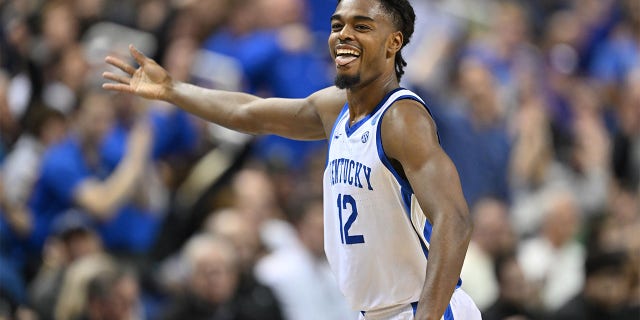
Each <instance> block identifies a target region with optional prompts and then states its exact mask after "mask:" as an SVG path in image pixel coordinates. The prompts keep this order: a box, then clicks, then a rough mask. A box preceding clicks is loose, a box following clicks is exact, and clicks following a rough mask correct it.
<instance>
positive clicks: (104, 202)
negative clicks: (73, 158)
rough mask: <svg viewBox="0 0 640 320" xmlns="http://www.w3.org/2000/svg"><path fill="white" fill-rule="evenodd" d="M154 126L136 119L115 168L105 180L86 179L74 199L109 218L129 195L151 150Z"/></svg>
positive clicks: (97, 216)
mask: <svg viewBox="0 0 640 320" xmlns="http://www.w3.org/2000/svg"><path fill="white" fill-rule="evenodd" d="M151 138H152V133H151V127H150V125H149V124H148V123H147V122H146V121H145V120H137V122H136V124H135V126H134V127H133V128H132V130H131V132H130V133H129V138H128V141H127V150H126V151H125V155H124V157H123V158H122V161H120V163H119V164H118V166H117V167H116V169H115V170H114V172H113V173H112V174H111V175H110V176H109V177H108V178H107V179H106V180H104V181H98V180H95V179H87V180H86V181H84V182H82V184H81V185H80V186H79V187H78V189H77V191H76V192H75V195H74V200H75V202H76V203H77V204H78V205H79V206H81V207H82V208H84V209H85V210H87V211H88V213H89V214H92V215H93V216H94V217H96V218H98V219H102V220H106V219H109V218H111V217H112V216H113V214H115V213H116V209H117V207H118V206H120V205H121V204H122V203H123V202H125V201H127V200H128V199H130V197H131V195H132V194H134V193H135V189H136V187H137V186H138V184H137V182H138V181H139V179H140V176H141V175H142V174H144V172H145V170H144V168H145V166H146V164H147V162H148V159H149V153H150V150H151Z"/></svg>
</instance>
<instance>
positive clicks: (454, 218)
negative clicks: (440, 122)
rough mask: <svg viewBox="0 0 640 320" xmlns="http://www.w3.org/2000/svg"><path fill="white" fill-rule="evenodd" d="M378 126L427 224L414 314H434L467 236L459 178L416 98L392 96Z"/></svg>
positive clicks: (449, 287)
mask: <svg viewBox="0 0 640 320" xmlns="http://www.w3.org/2000/svg"><path fill="white" fill-rule="evenodd" d="M382 130H383V131H382V140H383V141H382V143H383V147H384V150H385V152H386V154H387V156H388V157H390V158H392V159H395V160H396V161H398V163H399V164H400V165H401V166H402V170H403V171H404V173H405V175H406V177H407V179H408V180H409V183H410V184H411V187H412V188H413V191H414V193H415V195H416V198H417V200H418V203H419V204H420V207H421V208H422V210H423V211H424V213H425V215H426V216H427V219H429V221H430V222H431V223H432V225H433V229H432V233H431V241H430V247H429V263H428V266H427V270H426V279H425V283H424V287H423V290H422V295H421V297H420V301H419V303H418V309H417V312H416V319H420V320H427V319H429V320H431V319H434V320H435V319H438V320H439V319H440V318H441V317H442V315H443V313H444V312H445V310H446V308H447V305H448V304H449V302H450V300H451V296H452V294H453V291H454V290H455V286H456V283H457V281H458V279H459V277H460V271H461V269H462V263H463V261H464V257H465V254H466V252H467V247H468V245H469V240H470V237H471V229H472V226H471V219H470V217H469V212H468V208H467V204H466V201H465V199H464V197H463V194H462V188H461V186H460V179H459V177H458V173H457V170H456V168H455V167H454V165H453V163H452V162H451V160H450V159H449V157H448V156H447V155H446V154H445V152H444V151H443V150H442V148H441V147H440V145H439V143H438V137H437V134H436V130H435V124H434V123H433V120H432V119H431V116H430V115H429V114H428V113H427V111H426V110H425V109H424V107H422V106H421V105H419V104H418V103H417V102H415V101H412V100H400V101H398V102H396V105H394V106H393V108H392V109H391V110H389V112H388V114H387V115H386V116H385V117H384V118H383V122H382ZM418 136H419V137H418ZM407 137H411V138H407Z"/></svg>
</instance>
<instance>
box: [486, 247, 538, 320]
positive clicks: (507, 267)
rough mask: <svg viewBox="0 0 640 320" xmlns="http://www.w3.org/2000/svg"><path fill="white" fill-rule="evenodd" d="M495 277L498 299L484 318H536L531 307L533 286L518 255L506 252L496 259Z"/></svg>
mask: <svg viewBox="0 0 640 320" xmlns="http://www.w3.org/2000/svg"><path fill="white" fill-rule="evenodd" d="M494 272H495V277H496V279H498V283H499V287H500V289H499V295H498V299H497V300H496V301H495V303H493V304H492V305H491V306H490V307H489V308H488V309H487V310H486V311H485V312H483V313H482V319H484V320H505V319H517V320H534V319H539V318H537V317H536V316H535V315H534V314H533V312H531V311H530V308H531V298H532V297H531V294H532V291H531V287H530V285H529V283H528V282H527V280H526V279H525V278H524V273H523V272H522V268H521V267H520V264H518V260H517V259H516V256H515V255H513V254H505V255H503V256H501V257H499V258H498V259H497V260H496V265H495V270H494Z"/></svg>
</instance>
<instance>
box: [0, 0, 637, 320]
mask: <svg viewBox="0 0 640 320" xmlns="http://www.w3.org/2000/svg"><path fill="white" fill-rule="evenodd" d="M411 2H412V3H413V5H414V8H415V11H416V15H417V22H416V32H415V34H414V36H413V38H412V39H411V43H410V44H409V45H408V46H407V47H406V48H405V49H404V55H405V57H406V58H407V60H408V63H409V66H408V68H407V69H406V74H405V76H404V78H403V79H402V85H403V86H404V87H406V88H409V89H412V90H414V91H415V92H417V93H418V94H420V95H421V96H422V97H423V98H424V99H425V100H426V101H427V104H428V105H429V107H430V109H431V111H432V113H433V116H434V118H435V120H436V124H437V126H438V129H439V134H440V136H441V139H442V141H441V142H442V146H443V148H444V149H445V151H446V152H447V153H448V154H449V156H450V157H451V158H452V160H453V161H454V163H455V164H456V166H457V168H458V171H459V174H460V178H461V181H462V187H463V191H464V195H465V197H466V199H467V201H468V204H469V207H470V211H471V214H472V215H473V220H474V223H475V230H474V234H473V236H472V241H471V244H470V247H469V251H468V254H467V257H466V260H465V265H464V267H463V272H462V279H463V288H464V289H465V290H466V291H467V292H468V293H469V294H470V295H471V296H472V297H473V298H474V300H475V301H476V303H477V304H478V306H479V307H480V309H481V310H482V312H483V315H484V319H488V320H492V319H512V320H513V319H531V320H534V319H636V320H637V319H639V318H640V282H639V273H640V191H639V181H640V1H637V0H617V1H616V0H538V1H533V0H520V1H516V0H446V1H445V0H412V1H411ZM335 5H336V2H335V1H334V0H50V1H46V0H0V23H1V24H0V31H1V32H0V67H1V69H0V169H1V170H0V319H60V320H66V319H215V320H222V319H225V320H228V319H235V320H241V319H250V320H261V319H265V320H267V319H288V320H294V319H295V320H297V319H318V320H332V319H357V315H358V313H357V312H356V311H353V310H350V309H349V308H348V306H346V305H345V302H344V299H343V298H342V296H341V294H340V293H339V292H338V290H337V286H336V283H335V279H334V278H333V276H332V274H331V272H330V270H329V268H328V266H327V263H326V260H325V258H324V252H323V248H322V243H323V234H322V194H321V192H322V173H323V170H324V164H325V157H326V154H325V148H326V142H296V141H291V140H287V139H283V138H280V137H275V136H264V137H252V136H247V135H243V134H238V133H235V132H231V131H229V130H226V129H224V128H221V127H218V126H215V125H212V124H208V123H205V122H203V121H202V120H199V119H197V118H195V117H192V116H190V115H188V114H186V113H184V112H182V111H180V110H179V109H177V108H176V107H175V106H172V105H169V104H166V103H161V102H155V101H146V100H141V99H137V98H134V97H131V96H129V95H121V94H113V93H108V92H105V91H104V90H102V89H100V85H101V83H102V82H103V80H102V79H101V76H100V75H101V73H102V72H103V71H105V70H110V68H111V67H109V66H107V65H106V64H105V63H104V62H103V61H104V57H105V56H106V55H108V54H112V55H118V56H121V57H122V58H124V59H128V52H127V46H128V45H129V44H130V43H131V44H134V45H135V46H136V47H138V48H139V49H140V50H141V51H143V52H144V53H145V54H147V55H149V56H150V57H152V58H154V59H155V60H156V61H158V62H159V63H160V64H162V65H163V66H164V67H165V68H167V69H168V70H169V71H170V73H171V74H172V75H173V77H174V78H176V79H178V80H181V81H188V82H191V83H195V84H198V85H200V86H204V87H208V88H217V89H224V90H241V91H246V92H250V93H253V94H256V95H259V96H265V97H266V96H278V97H289V98H299V97H305V96H307V95H308V94H310V93H312V92H314V91H316V90H318V89H321V88H324V87H326V86H329V85H332V83H333V72H334V71H333V70H334V66H333V65H334V63H333V62H332V61H331V59H330V57H329V50H328V48H327V37H328V34H329V31H330V28H329V17H330V16H331V14H332V13H333V10H334V9H335ZM417 135H419V133H416V136H417ZM412 138H413V137H412Z"/></svg>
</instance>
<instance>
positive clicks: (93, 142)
mask: <svg viewBox="0 0 640 320" xmlns="http://www.w3.org/2000/svg"><path fill="white" fill-rule="evenodd" d="M110 99H111V97H110V96H109V95H107V94H105V93H99V92H88V93H87V94H86V96H85V97H84V98H83V99H82V101H81V104H80V106H79V109H78V110H77V111H76V112H75V115H74V116H75V117H74V119H73V120H74V123H73V130H72V133H71V134H70V135H69V136H68V137H67V138H66V139H65V140H63V141H62V142H61V143H60V144H58V145H55V146H53V147H52V148H51V149H50V150H48V152H47V153H46V154H45V156H44V159H43V162H42V169H41V174H40V177H39V179H38V181H37V182H36V186H35V189H34V194H33V196H32V198H31V201H30V207H31V210H32V211H33V212H34V230H33V232H32V234H31V238H30V246H31V249H32V250H36V251H35V252H38V251H39V249H40V248H41V247H42V245H43V242H44V240H45V238H46V237H47V235H48V233H49V231H50V228H51V226H50V225H51V222H52V221H53V219H54V218H55V217H56V216H57V215H59V214H60V213H62V212H64V211H65V210H67V209H69V208H73V207H78V208H81V209H82V210H83V211H85V212H87V213H88V214H89V215H91V217H92V218H93V219H95V220H97V221H98V222H99V227H98V231H99V233H100V234H101V236H102V238H103V241H104V243H105V245H106V246H107V248H109V249H112V250H119V251H125V252H131V253H136V252H140V251H142V250H145V249H147V248H148V247H149V246H150V245H151V244H152V242H153V240H154V236H155V230H156V227H157V225H158V222H159V221H158V220H159V217H158V216H157V215H151V214H149V213H148V212H147V210H146V208H144V207H143V206H141V205H139V204H137V203H136V201H135V200H136V198H135V196H136V194H137V191H140V190H143V189H144V186H142V185H140V183H139V182H140V178H141V176H142V175H143V174H144V172H145V167H146V166H147V165H148V164H149V158H150V152H151V142H152V132H151V129H150V125H149V123H148V122H147V121H146V119H145V118H146V117H145V116H144V114H143V113H141V114H140V115H139V116H138V118H137V119H136V120H135V123H134V125H133V127H132V129H131V133H130V134H129V137H128V139H127V147H126V151H125V153H124V155H123V157H122V160H121V161H120V162H119V163H118V165H117V166H116V167H115V169H114V170H113V171H111V170H109V168H107V167H106V166H105V164H104V163H103V161H102V159H101V155H100V146H101V144H102V142H103V139H104V137H105V135H106V134H107V133H108V132H109V130H111V129H112V128H113V123H114V122H113V121H114V115H113V106H112V105H111V102H110Z"/></svg>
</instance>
